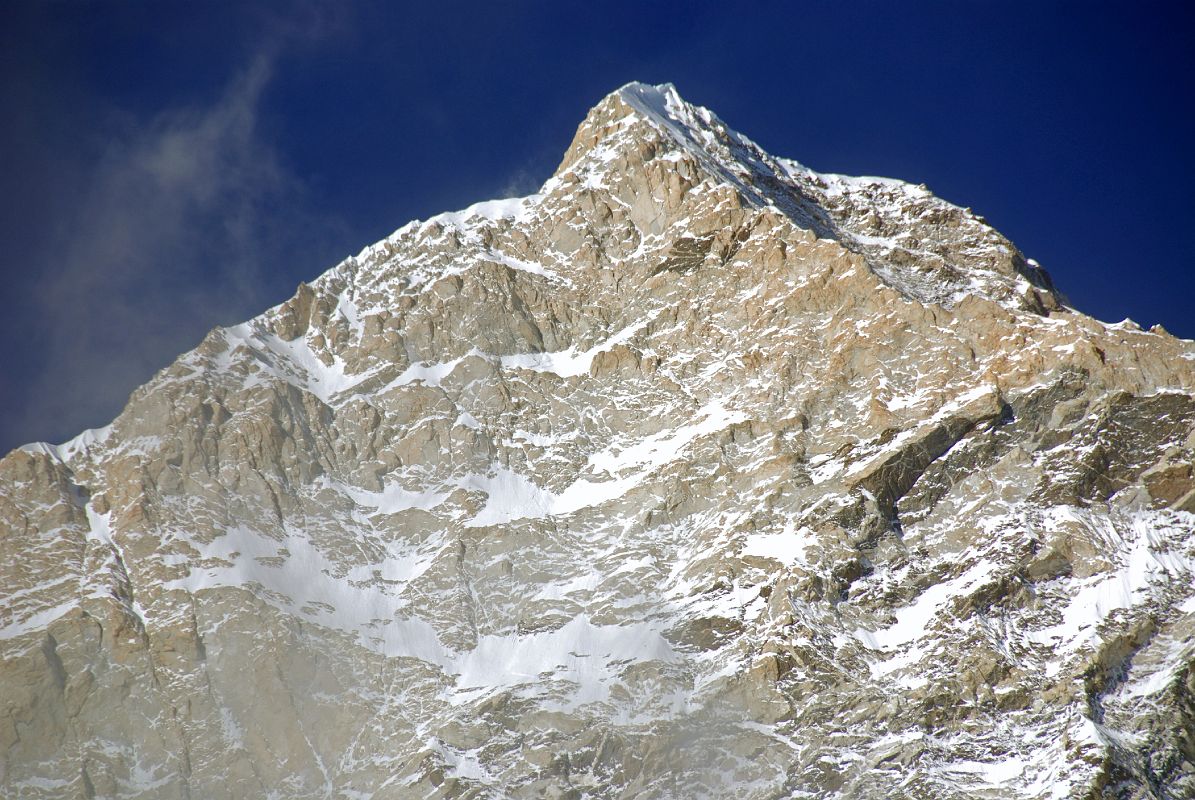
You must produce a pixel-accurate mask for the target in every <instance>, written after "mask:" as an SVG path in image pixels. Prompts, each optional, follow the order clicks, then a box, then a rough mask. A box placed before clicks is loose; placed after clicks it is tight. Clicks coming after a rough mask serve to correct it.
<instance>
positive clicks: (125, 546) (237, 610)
mask: <svg viewBox="0 0 1195 800" xmlns="http://www.w3.org/2000/svg"><path fill="white" fill-rule="evenodd" d="M1193 462H1195V343H1193V342H1190V341H1182V340H1178V339H1175V338H1173V337H1171V336H1169V335H1168V334H1166V333H1164V332H1162V331H1160V330H1158V331H1150V332H1147V331H1143V330H1141V329H1140V328H1138V327H1137V326H1136V325H1134V324H1132V323H1131V322H1128V321H1126V322H1123V323H1118V324H1115V325H1107V324H1104V323H1101V322H1098V321H1096V320H1094V319H1091V318H1090V317H1086V316H1084V315H1082V314H1081V313H1079V312H1077V311H1075V310H1073V309H1071V308H1068V307H1067V306H1066V305H1065V303H1064V301H1063V300H1062V299H1061V296H1060V295H1059V294H1058V293H1057V292H1056V291H1055V289H1054V287H1053V286H1052V284H1051V282H1050V280H1049V277H1048V276H1047V275H1046V273H1045V272H1044V271H1043V270H1042V269H1041V268H1040V267H1038V266H1037V265H1036V264H1035V263H1034V262H1032V261H1030V260H1028V259H1026V258H1025V257H1024V256H1023V255H1022V254H1021V253H1020V252H1019V251H1018V250H1017V249H1016V248H1015V247H1014V246H1013V245H1012V244H1011V243H1010V242H1009V241H1008V240H1007V239H1005V238H1004V237H1003V236H1001V235H1000V234H999V233H998V232H996V231H995V230H993V229H992V228H991V227H990V226H989V225H988V224H987V223H986V222H985V221H984V220H983V219H982V218H980V217H977V216H975V215H974V214H972V213H971V212H970V211H969V210H966V209H963V208H959V207H957V206H954V205H952V204H950V203H947V202H945V201H943V200H941V199H939V198H937V197H935V196H934V195H933V194H931V193H930V192H929V191H928V190H927V189H926V188H925V187H924V186H914V185H910V184H907V183H903V182H900V181H895V180H889V179H883V178H853V177H845V176H842V175H832V174H822V173H817V172H814V171H812V170H810V169H808V168H806V167H803V166H801V165H800V164H798V163H796V162H794V161H789V160H786V159H781V158H775V157H773V156H770V155H768V154H767V153H765V152H764V151H763V150H761V149H760V148H759V147H758V146H757V145H755V144H754V143H753V142H751V141H750V140H749V139H747V138H746V137H744V136H742V135H740V134H738V133H736V132H734V131H733V130H731V129H730V128H728V127H727V126H726V125H725V124H724V123H723V122H722V121H721V120H719V119H718V118H717V117H716V116H715V115H714V114H712V113H711V112H710V111H708V110H706V109H704V108H700V107H697V106H693V105H690V104H688V103H686V102H685V101H684V100H683V99H681V97H680V96H679V95H678V94H677V92H676V90H675V89H674V88H673V87H671V86H670V85H663V86H647V85H644V84H628V85H627V86H625V87H623V88H621V89H619V90H618V91H616V92H614V93H612V94H611V95H609V96H607V97H606V98H605V99H603V100H602V101H601V102H600V103H599V104H598V105H597V106H596V107H595V108H594V109H593V110H592V111H591V112H590V113H589V114H588V116H587V117H586V119H585V120H584V121H583V122H582V124H581V125H580V127H579V128H578V130H577V134H576V136H575V138H574V140H573V142H572V144H571V145H570V146H569V148H568V150H567V152H566V153H565V155H564V158H563V160H562V162H561V165H560V167H559V169H558V170H557V171H556V173H555V174H554V175H553V176H552V177H551V178H550V179H549V180H548V181H547V182H546V183H545V184H544V186H543V187H542V189H541V190H540V192H539V193H537V194H534V195H531V196H528V197H523V198H518V199H510V200H496V201H489V202H484V203H479V204H477V205H474V206H471V207H469V208H467V209H465V210H463V211H459V212H454V213H446V214H441V215H439V216H436V217H433V218H431V219H429V220H425V221H416V222H412V223H409V224H407V225H405V226H403V227H402V228H400V229H399V230H397V231H396V232H395V233H394V234H392V235H391V236H389V237H387V238H386V239H384V240H382V241H381V242H378V243H377V244H374V245H372V246H370V247H367V248H366V249H364V250H363V251H361V252H360V253H359V254H357V255H356V256H354V257H351V258H348V259H346V260H345V261H344V262H342V263H341V264H339V265H337V266H336V267H334V268H333V269H331V270H330V271H328V272H327V273H325V274H324V275H322V276H320V277H319V278H317V279H315V280H314V281H313V282H312V283H311V284H310V285H307V284H303V285H300V287H299V289H298V291H297V292H296V294H295V295H294V297H292V298H291V299H289V300H287V301H286V302H285V303H282V304H281V305H279V306H277V307H275V308H272V309H269V310H268V311H266V312H264V313H263V314H261V315H260V316H258V317H256V318H254V319H252V320H250V321H248V322H246V323H244V324H241V325H237V326H233V327H230V328H218V329H216V330H214V331H212V332H211V333H210V334H209V335H208V336H207V337H206V338H205V339H204V341H203V342H202V343H201V344H200V345H199V346H198V347H196V348H195V349H194V350H192V351H191V352H189V353H185V354H183V355H182V356H180V357H179V359H178V360H177V361H176V362H175V363H174V364H172V365H171V366H170V367H168V368H167V369H165V370H163V371H162V372H160V373H159V374H158V375H157V376H155V377H154V378H153V380H151V381H150V382H149V383H147V384H146V385H145V386H143V387H141V388H139V389H138V390H137V391H135V392H134V393H133V395H132V396H131V398H130V400H129V403H128V406H127V407H126V408H125V410H124V411H123V412H122V413H121V414H120V416H119V417H117V418H116V420H114V421H113V422H112V424H111V425H109V426H108V427H106V428H104V429H101V430H96V431H88V432H86V433H84V434H83V435H81V436H79V437H77V438H76V439H74V440H72V441H70V442H67V443H65V444H62V445H56V446H55V445H47V444H34V445H29V446H27V447H24V448H21V449H20V450H17V451H15V452H13V453H11V454H9V455H8V456H7V457H5V458H4V459H3V460H0V598H2V601H0V701H2V702H0V794H3V795H4V796H5V797H14V798H59V797H109V798H187V797H196V798H198V797H202V798H213V799H214V798H267V797H273V798H326V797H353V798H374V799H375V800H384V799H385V798H416V797H438V798H489V797H494V798H499V797H502V798H506V797H512V798H520V797H526V798H532V797H536V798H538V797H557V798H632V797H635V798H695V797H736V798H761V799H762V798H781V797H784V798H788V797H794V798H795V797H815V798H900V797H908V798H943V799H945V798H991V797H1019V798H1041V799H1042V800H1045V798H1071V797H1073V798H1093V797H1126V798H1147V797H1154V798H1180V797H1190V796H1192V794H1195V734H1193V733H1192V731H1195V701H1193V700H1192V698H1193V697H1195V669H1193V665H1195V646H1193V644H1192V643H1193V642H1195V579H1193V578H1195V471H1193V468H1192V464H1193Z"/></svg>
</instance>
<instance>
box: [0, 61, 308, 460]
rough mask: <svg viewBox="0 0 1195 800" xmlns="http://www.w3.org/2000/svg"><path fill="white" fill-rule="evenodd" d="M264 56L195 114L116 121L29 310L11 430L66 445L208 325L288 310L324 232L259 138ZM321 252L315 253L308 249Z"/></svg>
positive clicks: (298, 186)
mask: <svg viewBox="0 0 1195 800" xmlns="http://www.w3.org/2000/svg"><path fill="white" fill-rule="evenodd" d="M272 52H273V51H272V50H271V51H266V52H263V54H261V55H259V56H258V57H256V58H255V59H253V61H252V63H251V64H250V65H249V66H248V67H247V68H246V69H244V70H243V71H242V72H241V73H240V74H238V75H237V76H236V77H235V78H234V79H233V80H232V81H231V82H230V83H229V84H228V86H227V87H226V88H225V90H224V91H223V93H222V94H221V95H220V96H219V97H217V98H216V99H215V100H214V101H212V102H211V103H209V104H207V105H205V106H189V107H184V108H172V109H167V110H164V111H161V112H159V113H157V114H155V115H153V116H152V117H150V118H147V119H142V120H136V119H134V120H126V124H125V126H124V131H125V132H124V134H123V135H122V136H120V137H118V139H119V140H118V141H112V142H111V143H110V144H109V145H108V146H107V147H106V150H105V152H104V153H103V156H102V158H101V159H100V160H99V161H98V162H97V163H96V164H95V165H94V167H93V169H92V172H91V174H90V179H89V180H88V181H87V188H86V190H85V191H84V192H83V194H82V195H81V197H80V198H78V200H77V202H76V204H75V206H74V209H75V210H74V211H73V212H72V213H70V214H69V215H68V216H67V218H66V219H65V220H64V224H63V225H62V231H63V234H62V236H61V246H60V249H59V250H58V252H55V253H53V254H52V257H50V258H48V259H47V260H46V262H47V263H46V264H44V265H37V268H39V269H41V270H42V273H43V275H44V276H45V277H44V279H43V280H42V282H41V284H40V285H39V287H38V290H37V291H36V294H35V297H34V298H33V302H34V303H35V304H37V306H38V307H39V311H40V314H41V315H42V316H43V319H44V325H41V326H39V328H41V329H42V330H45V331H47V332H48V333H47V334H46V338H45V340H44V341H42V342H41V343H40V345H41V348H42V349H43V350H44V353H45V358H44V366H43V368H42V370H41V372H40V374H38V375H37V376H36V377H35V378H34V379H33V381H32V383H31V384H30V385H29V386H28V387H27V391H26V393H25V394H26V397H27V398H28V399H27V401H26V403H25V409H24V411H23V414H21V415H18V417H17V418H16V419H15V420H13V421H12V422H14V423H15V425H14V427H15V428H16V430H18V431H30V432H35V431H36V432H41V431H59V432H60V436H69V435H71V434H72V433H74V432H77V431H78V430H80V429H82V428H84V427H87V426H91V425H96V424H102V423H103V422H106V421H107V420H108V419H110V418H112V417H113V416H115V414H116V413H118V412H119V410H120V409H121V407H122V406H123V404H124V402H125V399H126V398H127V395H128V393H129V392H130V391H131V390H132V389H133V388H134V387H136V386H137V385H138V384H139V383H141V382H143V381H144V380H146V379H147V378H148V377H150V375H152V373H153V372H154V371H155V370H157V369H159V368H161V367H163V366H165V365H166V364H168V363H169V362H170V361H171V359H172V358H173V357H175V356H177V355H178V354H179V353H181V352H183V351H184V350H186V349H188V348H190V347H192V346H194V345H195V344H196V343H197V342H198V340H199V339H200V338H201V337H202V336H203V334H204V333H205V332H206V331H207V330H208V329H210V328H211V327H212V326H213V325H215V324H226V323H230V322H234V321H237V320H240V319H244V318H246V317H248V316H251V315H253V314H255V313H257V312H259V311H260V310H262V309H263V308H264V307H266V306H267V305H270V304H272V303H275V302H278V301H280V300H282V299H284V295H285V293H286V287H287V286H288V284H293V283H294V279H293V278H290V277H288V275H287V273H288V270H289V272H290V274H295V273H296V271H297V273H298V274H300V275H308V274H310V273H311V272H314V271H318V269H319V268H320V267H321V266H324V265H318V264H306V263H304V262H305V260H309V259H310V257H311V256H310V249H311V246H312V244H313V242H316V241H317V240H318V239H319V238H320V236H321V233H322V232H327V231H328V230H330V229H331V228H332V225H331V224H330V223H329V222H328V221H327V220H317V219H314V218H311V217H310V216H308V215H306V212H305V211H304V208H305V205H306V204H305V203H304V200H303V196H304V187H303V184H302V182H301V181H300V180H299V179H298V178H297V177H296V176H295V175H294V174H293V173H292V172H290V171H289V170H288V169H287V167H286V166H285V165H284V164H283V163H282V162H281V160H280V159H279V156H278V153H277V151H276V149H275V147H274V146H273V145H272V144H271V143H270V142H268V141H266V140H265V139H263V137H262V136H261V135H260V132H259V126H258V122H259V117H260V113H261V107H262V95H263V92H264V91H265V89H266V88H267V86H268V85H269V82H270V78H271V74H272V71H273V67H274V63H275V58H274V56H273V55H272ZM317 249H318V248H317Z"/></svg>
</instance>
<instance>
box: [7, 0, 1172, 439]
mask: <svg viewBox="0 0 1195 800" xmlns="http://www.w3.org/2000/svg"><path fill="white" fill-rule="evenodd" d="M580 5H581V4H572V3H568V4H565V3H548V2H543V3H484V4H483V3H451V2H437V3H434V4H433V3H419V4H410V5H407V6H403V5H400V4H398V3H387V4H382V3H347V2H345V3H334V4H333V3H328V4H307V5H302V4H286V5H284V4H271V3H257V4H253V3H227V4H224V3H215V2H208V3H193V4H186V5H183V4H176V3H166V4H148V3H136V4H127V5H109V4H105V5H100V4H83V3H77V2H72V3H62V4H48V3H42V2H38V3H33V4H21V3H16V2H9V3H6V4H4V5H3V6H2V7H0V119H2V120H3V124H2V126H0V148H2V150H0V152H2V153H3V157H2V159H0V197H2V198H3V200H2V201H0V272H2V275H0V279H2V280H3V284H2V285H3V287H4V289H3V294H2V295H0V297H3V300H4V309H3V312H4V313H3V314H2V315H0V343H2V344H0V348H2V350H0V359H2V361H0V367H2V369H0V451H7V450H8V449H9V448H11V447H13V446H16V445H19V444H21V443H24V442H27V441H31V440H38V439H46V440H50V441H61V440H63V439H65V438H68V437H70V436H72V435H74V434H75V433H77V432H78V431H79V430H81V429H82V428H85V427H92V426H98V425H103V424H105V423H107V422H108V421H110V419H111V418H112V417H113V416H114V415H115V414H116V413H117V412H118V411H119V409H120V408H121V407H122V405H123V403H124V401H125V398H126V397H127V395H128V393H129V392H130V391H131V390H132V389H133V388H134V387H135V386H136V385H138V384H140V383H142V382H144V381H145V380H146V379H148V378H149V377H150V376H151V375H152V374H153V372H154V371H155V370H157V369H159V368H161V367H163V366H165V365H166V364H167V363H169V361H170V360H171V359H172V358H173V357H174V356H175V355H177V354H178V353H180V352H182V351H183V350H185V349H188V348H190V347H192V346H194V345H195V344H196V343H198V341H199V340H200V339H201V338H202V337H203V335H204V333H205V332H206V331H207V330H208V329H210V328H211V327H213V326H215V325H217V324H230V323H233V322H237V321H240V320H242V319H245V318H247V317H249V316H251V315H253V314H255V313H257V312H258V311H260V310H261V309H263V308H265V307H267V306H269V305H272V304H274V303H276V302H279V301H281V300H283V299H285V298H286V297H287V296H289V294H290V293H291V292H292V291H293V289H294V286H295V284H296V283H298V281H300V280H306V279H311V278H314V277H315V276H316V275H318V274H319V273H321V272H323V271H324V270H325V269H327V268H328V267H330V266H332V265H333V264H334V263H335V262H336V261H338V260H339V259H340V258H342V257H343V256H345V255H348V254H350V253H355V252H357V251H358V250H359V249H360V248H361V247H362V246H364V245H365V244H368V243H370V242H372V241H374V240H376V239H379V238H381V237H382V236H384V235H386V234H387V233H389V232H390V231H392V230H393V229H395V228H397V227H399V226H400V225H402V224H403V223H404V222H406V221H407V220H409V219H412V218H415V217H426V216H429V215H431V214H434V213H437V212H440V211H443V210H449V209H455V208H460V207H463V206H465V205H468V204H469V203H472V202H475V201H477V200H481V199H486V198H491V197H496V196H503V195H509V194H514V193H518V194H523V193H526V192H529V191H533V190H534V189H535V188H536V187H537V186H538V184H539V183H540V182H542V181H543V180H544V179H545V178H546V177H547V176H548V175H549V174H550V173H551V172H552V170H553V169H554V168H555V166H556V164H557V162H558V160H559V158H560V156H561V154H562V153H563V152H564V149H565V147H566V146H567V145H568V143H569V140H570V138H571V136H572V133H573V131H574V129H575V127H576V125H577V124H578V123H579V122H580V121H581V119H582V118H583V116H584V114H585V112H586V110H587V109H588V108H589V107H590V106H592V105H593V104H594V103H595V102H597V100H599V99H600V98H601V97H602V96H603V95H604V94H606V93H607V92H609V91H611V90H613V89H615V88H616V87H618V86H619V85H621V84H623V83H625V82H627V81H630V80H643V81H648V82H652V83H658V82H663V81H672V82H673V83H675V84H676V85H677V87H678V89H679V90H680V92H681V94H682V95H683V96H684V97H685V98H686V99H688V100H690V101H693V102H696V103H700V104H702V105H706V106H709V107H710V108H712V109H714V110H715V111H716V112H717V113H718V114H719V115H720V116H721V117H722V118H723V119H725V120H726V121H727V122H728V123H729V124H730V125H732V126H733V127H735V128H736V129H738V130H740V131H741V132H743V133H745V134H747V135H748V136H750V137H752V138H753V139H755V140H756V141H758V142H759V143H760V144H761V145H763V146H764V147H765V148H766V149H768V150H770V151H771V152H773V153H775V154H777V155H782V156H787V157H791V158H795V159H797V160H799V161H801V162H803V163H805V164H807V165H808V166H810V167H813V168H814V169H818V170H822V171H831V172H844V173H851V174H868V175H887V176H892V177H898V178H903V179H907V180H911V181H914V182H918V183H920V182H924V183H926V184H928V185H929V187H930V188H931V189H932V190H933V191H934V192H936V193H937V194H938V195H940V196H942V197H945V198H946V199H948V200H951V201H953V202H956V203H958V204H960V205H967V206H971V207H972V208H974V209H975V210H976V211H977V212H978V213H981V214H984V215H985V216H986V217H987V218H988V219H989V220H990V221H991V222H992V223H993V224H994V225H996V226H997V227H998V228H999V229H1000V230H1001V231H1003V232H1004V233H1005V234H1006V235H1008V236H1009V237H1010V238H1011V239H1012V240H1013V241H1014V242H1015V243H1016V244H1017V245H1018V246H1019V247H1020V248H1021V249H1022V250H1023V251H1024V252H1025V253H1026V254H1027V255H1029V256H1031V257H1034V258H1037V259H1038V260H1039V261H1041V262H1042V264H1043V265H1044V266H1045V267H1046V268H1047V269H1048V270H1050V272H1051V273H1052V274H1053V275H1054V277H1055V280H1056V282H1057V283H1058V284H1059V286H1060V287H1061V288H1062V290H1063V291H1064V292H1065V293H1066V294H1067V295H1068V296H1069V297H1070V299H1071V301H1072V302H1073V304H1074V305H1076V306H1077V307H1078V308H1080V309H1081V310H1084V311H1086V312H1088V313H1090V314H1093V315H1094V316H1097V317H1099V318H1101V319H1105V320H1109V321H1115V320H1120V319H1123V318H1124V317H1126V316H1128V317H1132V318H1133V319H1135V320H1136V321H1138V322H1139V323H1141V324H1143V325H1145V326H1149V325H1152V324H1154V323H1157V322H1161V323H1162V324H1163V325H1165V326H1166V327H1167V328H1168V329H1169V330H1170V331H1171V332H1173V333H1175V334H1177V335H1181V336H1185V337H1195V304H1193V302H1192V296H1193V292H1195V269H1193V267H1195V245H1193V244H1192V240H1193V235H1195V201H1193V199H1192V198H1193V192H1195V146H1193V144H1192V143H1195V122H1193V113H1195V112H1193V105H1195V57H1193V56H1192V54H1193V53H1195V35H1193V31H1195V28H1193V27H1192V23H1191V20H1190V18H1189V17H1188V16H1187V15H1186V13H1185V10H1184V8H1183V5H1184V4H1182V3H1173V4H1163V3H1148V2H1134V3H1128V2H1126V3H1117V4H1102V3H1078V2H1076V3H1050V2H1033V3H995V2H975V1H971V2H950V3H947V2H942V3H928V2H923V3H918V2H901V3H895V2H858V3H842V2H804V3H802V2H791V3H764V2H758V3H743V4H741V6H740V7H738V8H737V9H736V8H734V7H733V6H732V4H730V3H726V2H717V3H705V2H686V3H674V4H669V3H621V4H620V3H610V2H605V3H591V4H584V6H583V7H580ZM573 6H578V7H577V8H573Z"/></svg>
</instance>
